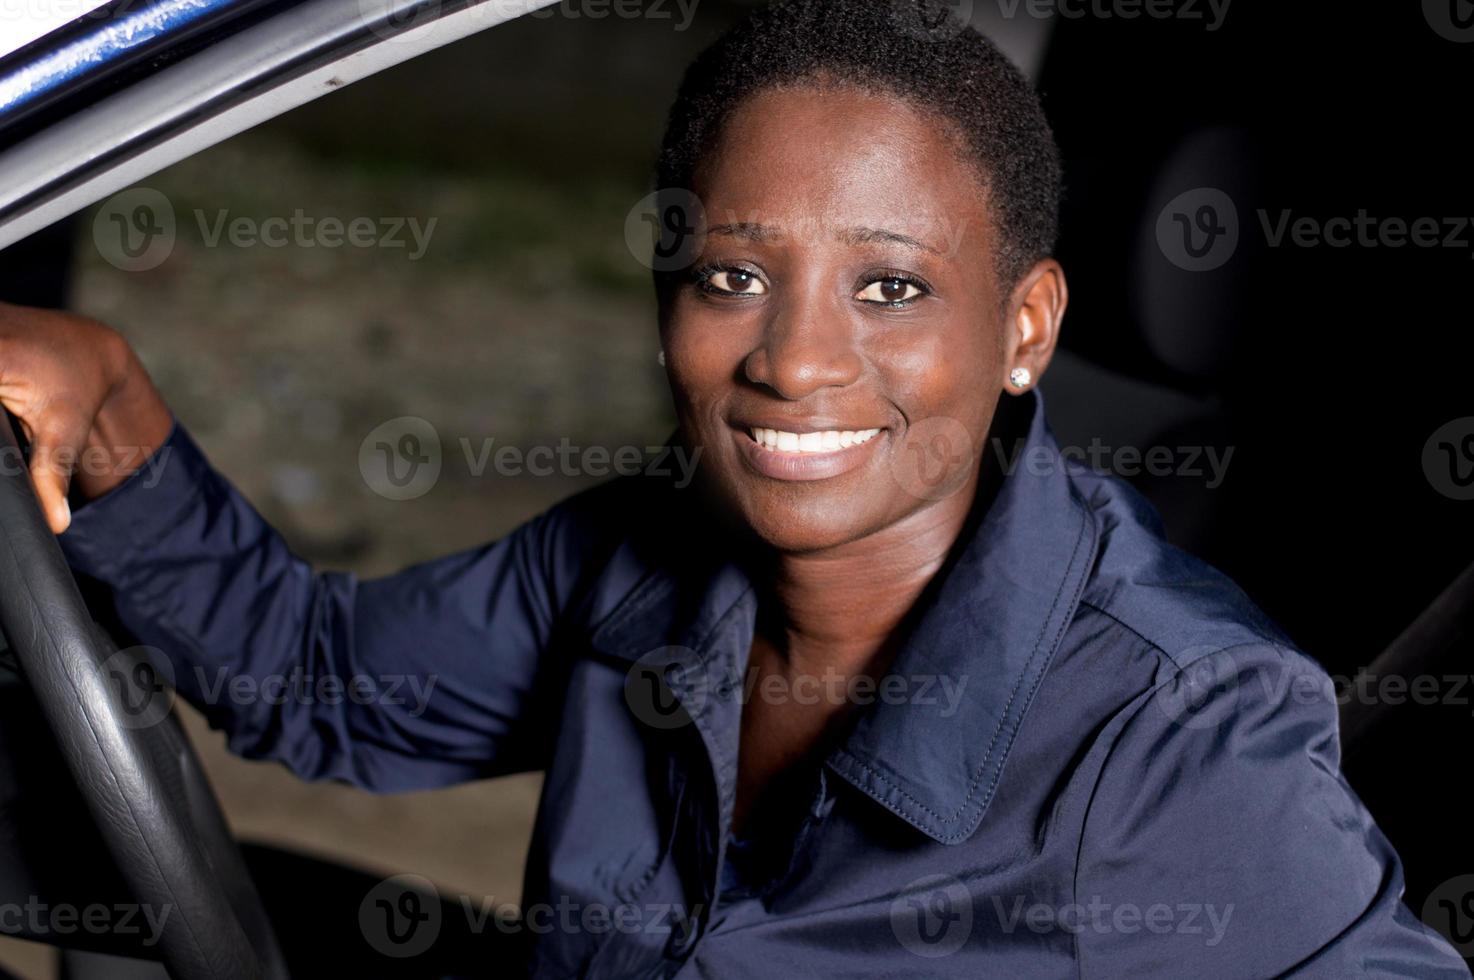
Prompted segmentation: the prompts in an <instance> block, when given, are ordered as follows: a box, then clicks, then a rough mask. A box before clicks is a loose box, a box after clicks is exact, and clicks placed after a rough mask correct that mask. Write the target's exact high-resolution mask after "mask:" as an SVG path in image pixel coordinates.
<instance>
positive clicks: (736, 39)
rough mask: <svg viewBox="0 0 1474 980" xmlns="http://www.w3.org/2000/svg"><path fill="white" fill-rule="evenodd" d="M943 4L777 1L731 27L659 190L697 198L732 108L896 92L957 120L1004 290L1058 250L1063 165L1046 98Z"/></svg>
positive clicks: (671, 142) (676, 129)
mask: <svg viewBox="0 0 1474 980" xmlns="http://www.w3.org/2000/svg"><path fill="white" fill-rule="evenodd" d="M955 17H956V15H955V14H954V13H953V11H952V9H951V7H950V5H947V4H942V3H938V2H936V0H779V2H777V3H774V4H772V5H770V6H767V7H764V8H761V9H759V10H757V11H755V12H754V13H753V14H751V15H750V16H749V17H748V18H746V19H745V20H744V21H742V22H741V23H738V24H736V25H735V26H733V27H731V28H730V29H728V30H727V31H726V32H725V33H724V34H723V35H722V36H721V37H720V38H718V39H717V40H716V42H714V43H713V44H712V45H711V46H710V47H708V48H707V49H706V50H705V51H704V52H702V53H701V55H700V56H698V57H697V59H696V60H695V61H694V62H693V63H692V64H691V66H690V67H689V68H688V69H687V70H686V75H685V78H684V79H683V80H682V82H681V87H680V90H679V91H678V92H677V94H676V100H675V103H674V104H673V105H672V107H671V110H670V118H669V121H668V123H667V126H666V132H665V138H664V139H663V141H662V143H661V149H660V155H659V157H658V160H657V162H656V173H655V177H656V182H657V183H656V186H657V187H662V188H685V189H690V188H691V187H692V183H693V181H694V179H695V177H696V171H697V169H698V167H699V166H700V163H701V160H702V158H703V156H704V155H705V154H706V153H707V152H708V151H709V150H710V149H711V148H712V147H713V146H714V145H715V144H716V142H717V140H718V138H719V137H720V135H721V130H722V126H723V124H724V123H725V121H726V119H727V118H728V116H729V114H730V113H731V111H732V110H733V109H734V108H735V107H736V106H737V104H738V103H739V102H741V101H742V100H743V99H744V98H746V97H748V96H751V95H753V94H756V93H757V92H760V91H763V90H767V89H773V88H786V87H791V86H795V85H802V84H805V83H809V82H824V83H837V84H841V85H854V86H858V87H860V88H862V89H874V90H877V91H884V92H887V93H890V94H894V95H898V96H900V97H902V98H904V99H906V100H907V101H909V102H911V103H912V104H913V105H914V106H916V107H917V108H919V109H921V110H923V111H930V112H932V113H935V114H937V115H938V116H940V117H941V118H943V119H945V120H947V121H949V122H950V123H951V124H952V125H953V126H954V127H955V129H956V135H957V136H959V137H960V138H961V139H962V140H963V141H964V144H965V147H966V150H967V151H968V152H969V153H971V154H972V156H973V157H974V158H975V160H976V162H977V164H978V170H979V176H980V178H981V179H982V180H983V182H984V183H985V185H986V187H987V188H988V198H989V208H990V212H991V216H992V219H993V222H994V226H995V228H996V230H997V232H998V236H997V237H998V255H997V268H996V269H995V272H996V274H997V275H998V278H999V283H1000V285H1001V287H1002V288H1003V289H1004V290H1007V289H1010V288H1012V286H1013V285H1015V284H1016V283H1017V282H1018V280H1019V278H1020V277H1021V276H1023V274H1024V273H1025V272H1027V271H1028V269H1029V268H1030V267H1031V266H1032V265H1033V264H1034V263H1035V262H1036V261H1038V260H1039V259H1041V258H1044V257H1045V256H1047V255H1049V254H1050V253H1051V252H1053V250H1054V245H1055V237H1056V235H1057V233H1058V224H1059V198H1060V163H1059V150H1058V148H1057V147H1056V145H1055V142H1054V134H1053V133H1052V132H1051V131H1050V128H1049V123H1048V122H1047V121H1046V120H1045V118H1044V109H1043V107H1042V106H1041V105H1040V102H1039V98H1038V96H1037V95H1036V94H1035V93H1034V90H1033V88H1032V87H1031V86H1030V85H1029V83H1028V81H1027V80H1026V79H1025V78H1024V76H1023V74H1022V73H1021V72H1020V71H1019V70H1018V69H1017V68H1016V67H1014V65H1013V63H1012V62H1010V61H1009V60H1008V58H1007V57H1006V56H1005V55H1004V54H1003V53H1002V52H1001V51H999V50H998V48H997V47H995V46H994V45H993V42H992V41H990V40H988V39H987V38H986V37H984V36H983V35H982V34H980V33H978V32H977V31H976V30H974V29H973V28H972V27H970V26H968V25H966V24H962V23H960V22H958V21H957V20H956V19H955Z"/></svg>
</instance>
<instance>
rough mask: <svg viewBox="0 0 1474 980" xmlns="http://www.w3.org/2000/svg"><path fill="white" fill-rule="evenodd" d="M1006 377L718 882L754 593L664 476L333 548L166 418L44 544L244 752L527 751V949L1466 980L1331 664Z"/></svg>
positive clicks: (725, 969) (986, 970)
mask: <svg viewBox="0 0 1474 980" xmlns="http://www.w3.org/2000/svg"><path fill="white" fill-rule="evenodd" d="M1026 397H1027V398H1029V399H1030V401H1031V402H1032V405H1031V406H1030V407H1029V409H1028V411H1029V412H1031V413H1032V421H1031V422H1030V424H1029V427H1028V437H1027V444H1026V445H1025V446H1024V448H1023V451H1022V453H1020V454H1019V455H1018V456H1017V457H1016V465H1015V466H1014V467H1013V468H1012V470H1011V472H1010V473H1009V475H1008V476H1007V477H1006V478H1005V479H1003V480H1002V482H1001V485H1000V486H999V489H998V490H997V493H996V497H995V498H994V499H993V500H992V502H991V506H989V507H988V508H987V509H986V513H985V514H983V515H982V516H981V519H980V520H977V521H975V522H974V523H973V524H972V525H970V527H969V529H968V531H967V533H966V534H965V535H964V537H963V539H962V540H960V541H959V543H958V546H957V548H956V549H954V554H953V556H952V559H951V560H950V561H949V564H948V565H947V566H946V567H945V568H944V570H943V571H942V572H941V573H940V574H939V576H938V577H937V579H936V580H934V582H933V583H932V586H931V587H930V588H929V589H928V591H927V592H926V593H925V594H924V595H923V598H922V603H921V606H920V607H919V608H918V610H917V615H916V616H915V618H914V621H913V624H912V627H911V628H910V630H909V632H908V634H907V637H906V640H905V643H904V646H903V647H902V649H901V651H900V653H899V654H898V656H897V658H896V660H895V662H894V666H893V668H892V674H891V676H890V678H888V683H889V686H888V687H887V686H885V685H882V686H881V687H879V688H877V689H875V690H870V691H868V692H867V691H863V690H857V691H854V692H851V694H850V696H852V697H855V698H856V699H857V701H860V703H861V704H863V705H864V706H863V707H862V708H861V709H860V710H859V713H858V720H857V722H856V723H855V724H854V727H853V728H852V730H850V731H849V732H848V733H847V734H846V736H845V738H844V740H843V741H842V743H841V744H839V745H838V747H837V748H836V749H835V750H834V751H833V752H832V754H830V755H829V756H828V757H827V759H826V760H824V764H823V765H822V766H816V767H815V768H814V769H813V770H812V772H810V773H807V774H806V775H805V778H804V780H803V782H802V783H801V784H800V785H799V787H798V788H797V789H795V791H794V792H793V794H792V796H793V799H794V800H795V801H796V802H795V808H794V812H793V820H792V821H791V823H788V822H782V823H781V825H779V826H774V827H772V828H767V833H766V836H765V838H763V839H759V841H758V843H759V845H760V847H761V849H762V850H764V851H765V852H766V853H767V857H766V859H765V860H764V861H763V862H761V863H760V865H759V867H761V868H762V869H763V870H762V871H761V872H760V873H754V872H752V871H751V868H749V869H748V871H747V872H745V873H744V875H742V876H733V875H730V874H726V873H724V872H726V871H728V870H729V865H728V862H727V860H726V858H727V852H728V850H729V833H728V826H729V822H730V814H731V811H732V803H733V796H734V790H735V777H736V768H737V745H738V741H737V731H738V723H739V720H740V716H741V704H742V702H743V700H744V699H745V698H746V697H750V696H767V695H763V694H761V693H760V692H755V691H753V690H751V689H750V687H749V686H748V685H746V684H745V683H744V681H745V678H746V676H747V672H746V658H747V654H748V650H749V647H750V643H751V639H752V636H753V631H754V615H755V612H756V600H755V598H754V592H753V590H752V588H751V585H750V583H749V581H748V580H747V578H746V577H745V575H744V574H743V573H742V572H741V571H740V570H739V569H738V568H737V567H736V565H735V564H734V563H733V562H732V561H731V560H730V559H729V557H728V556H726V555H725V554H724V553H723V549H721V548H720V547H718V546H716V544H715V542H717V541H718V540H719V538H718V537H717V536H716V535H715V534H714V533H713V532H712V529H711V520H710V518H709V517H707V516H704V515H703V513H702V511H701V509H700V507H699V504H698V503H697V502H696V500H695V497H694V495H693V494H691V493H689V492H678V491H677V490H675V489H674V488H673V486H671V485H669V481H664V482H663V481H660V480H657V479H653V478H650V477H629V478H625V479H622V480H616V481H614V482H612V483H609V484H606V485H604V486H602V487H599V488H597V489H595V490H592V491H589V492H587V493H584V494H581V495H579V496H576V497H574V498H572V499H570V500H568V501H566V502H565V503H563V504H561V505H559V506H557V507H555V508H553V509H552V510H550V511H548V512H547V513H545V514H543V515H541V516H540V517H538V518H536V519H534V520H532V521H530V522H528V523H527V524H525V525H523V526H522V527H520V528H519V529H518V530H516V531H515V532H513V533H512V534H510V535H508V536H507V537H506V538H504V539H502V540H500V541H497V542H495V543H492V544H489V545H486V546H484V547H480V548H477V549H475V550H471V551H467V552H464V553H462V554H457V555H453V556H450V557H446V558H442V559H439V560H436V561H432V562H428V563H426V564H422V565H418V566H415V567H413V568H410V569H408V570H406V571H403V572H401V573H399V574H396V575H392V576H388V577H385V578H380V579H375V580H360V579H358V578H356V577H355V576H353V575H351V574H345V573H315V572H314V571H313V570H312V569H311V568H310V567H309V566H308V565H307V564H306V563H305V562H303V561H302V560H300V559H298V558H296V557H295V556H293V555H292V554H291V553H290V552H289V550H288V549H287V547H286V545H285V544H284V543H283V541H282V539H281V538H280V537H279V536H278V535H277V534H276V533H275V532H274V531H273V530H272V529H271V528H270V527H269V526H268V525H267V524H266V523H265V522H264V521H263V520H262V519H261V518H260V516H258V515H257V513H256V512H255V511H254V510H253V509H252V508H251V506H250V505H249V504H248V503H247V502H246V501H245V500H244V499H243V498H242V497H241V496H240V495H239V493H237V492H236V491H235V490H234V489H233V488H232V487H231V485H230V484H229V483H228V482H227V481H226V480H225V479H224V478H222V477H221V476H220V474H218V473H217V472H215V471H214V470H213V469H212V468H211V467H210V466H209V464H208V463H207V462H206V460H205V458H204V456H203V455H202V454H201V453H200V451H199V449H198V448H197V446H196V445H195V444H194V443H193V442H192V441H191V439H190V438H189V436H188V435H187V434H186V432H185V431H184V430H183V429H182V428H180V427H179V426H177V425H176V427H175V429H174V431H173V433H172V435H171V437H170V439H169V441H168V443H167V445H166V446H165V447H164V448H163V449H161V450H160V452H161V453H163V454H165V455H162V456H160V457H158V459H159V460H160V461H161V464H160V465H159V467H158V468H157V469H151V470H141V471H140V472H139V473H138V474H135V475H134V476H132V477H130V478H129V479H128V480H127V481H126V482H125V483H123V484H122V485H121V486H120V487H118V488H117V489H116V490H114V491H113V492H112V493H110V494H108V495H107V496H105V497H103V498H102V499H100V500H98V501H95V502H93V503H91V504H89V505H87V506H86V507H83V508H81V509H79V511H78V513H77V514H76V517H75V520H74V522H73V525H72V527H71V529H70V530H69V531H67V533H66V534H64V535H63V536H62V542H63V545H64V547H65V549H66V551H67V554H68V556H69V558H70V560H71V561H72V563H73V564H74V566H75V567H76V568H77V569H79V570H81V571H83V572H85V573H87V574H89V575H91V576H93V577H95V578H98V579H101V580H102V581H104V582H106V583H109V584H110V585H111V586H113V587H114V589H115V592H116V596H117V602H118V605H119V611H120V614H121V616H122V618H123V621H124V623H125V625H126V626H127V627H128V628H129V629H130V630H131V631H132V632H134V633H135V634H136V635H137V636H138V637H139V638H140V639H141V640H142V641H143V642H145V643H148V644H151V645H153V646H155V647H157V648H158V649H159V650H162V651H163V652H164V654H166V655H167V658H168V663H169V666H170V667H171V668H172V671H173V673H174V675H175V681H176V683H177V685H178V688H179V690H180V691H181V692H182V693H183V694H184V695H185V696H187V697H188V698H189V699H191V700H192V701H193V702H195V703H196V704H198V705H200V706H201V707H202V708H203V709H204V710H205V711H206V713H207V714H208V715H209V716H210V718H211V719H212V722H213V723H215V724H217V725H219V726H221V727H223V728H224V729H225V730H226V732H227V733H228V736H229V744H230V746H231V748H232V749H233V750H234V751H235V752H238V753H240V754H242V755H245V756H249V757H256V758H268V759H277V760H280V761H281V762H283V763H285V764H286V765H287V766H289V767H290V768H291V769H292V770H293V771H295V772H296V773H298V774H300V775H301V776H303V777H304V778H307V779H325V778H326V779H338V780H345V781H347V782H350V783H353V784H356V785H358V786H363V787H367V788H369V789H373V790H380V791H397V790H410V789H420V788H426V787H435V786H444V785H448V784H451V783H455V782H460V781H464V780H470V779H480V778H485V777H489V776H496V775H499V774H504V773H511V772H517V771H524V770H534V769H538V770H544V771H545V772H546V781H545V784H544V790H543V798H542V803H541V807H540V809H539V813H538V818H537V825H536V829H535V833H534V838H533V844H532V851H531V854H530V856H529V860H528V865H527V868H528V870H527V877H526V882H525V890H524V895H523V908H524V922H525V927H524V928H525V935H526V937H527V939H528V946H527V949H528V957H529V962H528V967H529V969H530V970H531V971H532V972H533V973H534V974H535V975H537V976H549V977H554V976H557V977H562V976H590V977H646V976H678V977H682V978H693V980H694V978H721V980H735V978H744V977H752V978H761V980H773V978H775V977H798V976H846V977H910V976H927V977H959V978H968V980H974V978H978V977H1010V978H1013V977H1020V978H1029V977H1147V976H1150V977H1184V976H1191V977H1195V978H1212V977H1224V978H1246V977H1271V976H1279V975H1284V974H1293V975H1296V976H1309V977H1330V978H1336V980H1343V978H1347V977H1358V976H1400V977H1467V976H1469V972H1468V970H1467V969H1466V967H1465V965H1464V962H1463V960H1461V959H1460V958H1459V957H1458V956H1457V955H1456V954H1455V953H1454V952H1453V951H1452V949H1450V948H1449V947H1448V946H1447V944H1446V943H1444V941H1443V940H1442V939H1440V938H1439V937H1438V936H1437V935H1436V934H1435V933H1433V932H1432V931H1431V930H1429V929H1427V928H1426V927H1425V926H1423V924H1422V923H1420V922H1419V921H1418V920H1417V918H1416V917H1415V916H1414V915H1413V914H1412V913H1411V912H1410V911H1409V910H1408V908H1407V907H1406V906H1405V905H1404V904H1403V903H1402V901H1401V892H1402V871H1401V867H1400V864H1399V861H1398V858H1397V856H1396V854H1395V853H1394V852H1393V850H1392V848H1391V847H1390V845H1389V844H1388V842H1387V840H1386V838H1385V837H1384V836H1383V835H1382V833H1381V832H1380V831H1379V830H1378V829H1377V827H1376V826H1375V824H1374V823H1373V821H1372V819H1371V817H1370V816H1369V815H1368V813H1367V811H1366V810H1365V808H1364V807H1363V806H1362V804H1361V803H1360V802H1359V800H1358V799H1357V797H1356V796H1355V795H1354V793H1353V792H1352V790H1351V789H1350V788H1349V787H1348V786H1347V784H1346V782H1345V780H1344V779H1343V778H1342V776H1341V774H1340V771H1339V766H1338V757H1339V749H1338V743H1337V721H1336V718H1337V715H1336V704H1335V698H1334V692H1333V691H1332V689H1331V685H1330V682H1329V679H1328V678H1327V675H1326V674H1325V673H1324V672H1323V670H1322V669H1321V668H1320V667H1319V666H1318V665H1317V664H1316V663H1315V662H1314V661H1312V660H1311V659H1309V658H1308V657H1307V656H1305V655H1304V654H1302V653H1300V652H1298V651H1296V650H1295V649H1294V648H1293V646H1292V645H1291V644H1290V642H1289V641H1288V640H1287V639H1286V637H1285V636H1284V635H1282V634H1281V633H1280V632H1279V630H1277V629H1276V627H1275V626H1274V625H1273V624H1272V623H1271V622H1269V621H1268V620H1267V619H1266V618H1265V617H1264V616H1263V615H1262V614H1261V613H1260V612H1259V611H1257V610H1256V609H1255V607H1254V606H1253V605H1252V604H1251V603H1250V602H1249V600H1248V599H1247V598H1246V597H1245V596H1244V595H1243V593H1242V592H1241V591H1240V590H1239V589H1238V588H1236V587H1235V586H1234V585H1233V584H1232V583H1231V582H1229V581H1228V580H1227V579H1225V578H1224V577H1223V576H1222V575H1221V574H1219V573H1217V572H1215V571H1214V570H1213V569H1212V568H1210V567H1208V566H1206V565H1205V564H1203V563H1202V562H1200V561H1197V560H1196V559H1194V558H1192V557H1190V556H1188V555H1186V554H1184V553H1183V552H1181V551H1179V550H1176V549H1175V548H1173V547H1171V546H1170V545H1168V544H1167V543H1166V542H1165V541H1164V540H1163V538H1162V536H1161V533H1160V529H1159V527H1158V522H1157V518H1156V516H1155V514H1154V513H1153V512H1152V511H1151V510H1150V508H1149V507H1148V506H1147V505H1146V504H1145V503H1144V501H1143V500H1142V499H1141V498H1140V497H1139V496H1138V495H1137V494H1136V493H1135V492H1133V491H1132V490H1131V489H1129V488H1128V487H1127V486H1125V485H1124V484H1122V483H1120V482H1119V481H1116V480H1114V479H1112V478H1109V477H1105V476H1102V475H1099V474H1096V473H1094V472H1092V471H1090V470H1088V469H1086V468H1084V467H1081V466H1079V465H1078V464H1076V463H1074V462H1072V461H1068V460H1064V459H1062V458H1061V456H1060V453H1059V450H1058V447H1057V445H1056V443H1055V442H1054V440H1053V438H1052V437H1051V435H1050V434H1049V431H1048V427H1047V426H1046V424H1045V422H1044V417H1043V407H1042V401H1041V400H1040V399H1039V397H1038V396H1037V395H1033V394H1031V395H1029V396H1026ZM301 675H305V676H308V677H312V678H332V679H336V680H339V681H341V684H342V688H341V690H342V691H343V692H347V694H346V695H345V696H340V697H336V698H334V697H329V696H323V692H322V689H321V687H318V688H315V689H314V690H315V691H316V695H317V696H310V697H309V696H302V695H301V694H300V692H299V693H298V694H296V695H293V694H290V693H286V692H287V691H288V690H289V687H290V685H286V684H284V682H283V680H282V679H283V678H291V677H294V676H301ZM224 678H234V679H236V680H242V684H241V685H237V686H235V687H232V686H231V685H230V684H229V683H227V684H222V679H224ZM391 689H392V690H391ZM252 691H256V692H260V693H258V694H252V693H251V692H252ZM416 691H418V692H419V694H418V695H417V694H416V693H415V692H416ZM242 692H244V693H242ZM800 693H801V692H799V691H798V690H797V689H795V690H794V691H793V692H792V696H795V697H797V696H800ZM421 695H423V696H421ZM730 867H735V864H733V865H731V866H730ZM724 882H726V883H727V884H726V887H724V884H723V883H724Z"/></svg>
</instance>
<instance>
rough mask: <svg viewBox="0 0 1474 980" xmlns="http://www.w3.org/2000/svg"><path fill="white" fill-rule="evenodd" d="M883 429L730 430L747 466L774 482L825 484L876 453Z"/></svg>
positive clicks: (756, 428) (759, 428)
mask: <svg viewBox="0 0 1474 980" xmlns="http://www.w3.org/2000/svg"><path fill="white" fill-rule="evenodd" d="M884 432H885V430H884V429H827V430H820V431H810V432H790V431H785V430H782V429H770V428H765V427H762V426H752V427H749V428H747V429H745V430H744V429H733V430H732V436H733V438H734V439H736V440H737V446H738V449H739V450H740V451H741V453H742V455H743V458H745V459H746V460H747V462H748V464H749V465H751V466H752V468H753V469H755V470H757V472H758V473H760V474H762V475H763V476H766V477H770V478H772V479H774V480H826V479H828V478H830V477H832V476H839V475H840V474H841V473H848V472H849V471H850V470H852V469H855V468H856V467H857V466H859V465H860V464H861V463H864V462H865V460H867V459H869V458H870V456H871V454H872V453H874V451H875V445H876V443H878V442H879V441H880V437H881V434H882V433H884Z"/></svg>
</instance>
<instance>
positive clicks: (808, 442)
mask: <svg viewBox="0 0 1474 980" xmlns="http://www.w3.org/2000/svg"><path fill="white" fill-rule="evenodd" d="M751 431H752V441H753V442H755V443H757V444H758V445H760V446H763V447H766V448H768V449H776V450H778V451H779V452H785V453H832V452H834V451H835V450H837V449H844V448H846V447H848V446H858V445H859V444H860V443H862V442H869V441H870V440H871V439H874V438H875V437H876V436H878V435H879V434H880V430H879V429H859V430H854V429H844V430H840V429H827V430H825V431H823V432H784V431H782V430H781V429H762V428H753V429H752V430H751Z"/></svg>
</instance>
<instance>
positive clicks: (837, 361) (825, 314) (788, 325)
mask: <svg viewBox="0 0 1474 980" xmlns="http://www.w3.org/2000/svg"><path fill="white" fill-rule="evenodd" d="M744 368H745V373H746V375H747V380H748V381H751V382H752V383H754V384H760V385H763V386H765V387H768V388H771V389H772V390H773V391H774V392H775V393H777V394H778V395H779V396H780V397H782V398H784V399H787V400H789V401H797V400H799V399H801V398H803V397H805V396H806V395H810V394H812V393H813V392H815V391H818V390H819V389H820V388H826V387H831V386H838V387H843V386H844V385H848V384H852V383H854V381H855V380H856V379H857V378H859V376H860V370H861V360H860V355H859V352H858V351H857V350H856V347H855V337H854V328H853V325H852V324H851V323H850V322H849V319H848V318H847V317H845V316H844V315H843V314H842V313H840V312H839V311H836V310H833V309H829V308H826V307H824V306H822V305H821V304H818V303H812V302H807V303H793V304H790V305H788V306H787V307H786V308H782V309H778V310H776V311H775V314H774V316H773V317H772V319H770V320H769V322H768V323H767V325H766V327H765V329H764V331H763V339H762V342H761V343H760V344H759V345H758V346H757V347H756V348H755V349H754V350H753V351H752V352H751V353H750V354H748V355H747V361H746V363H745V365H744Z"/></svg>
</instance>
